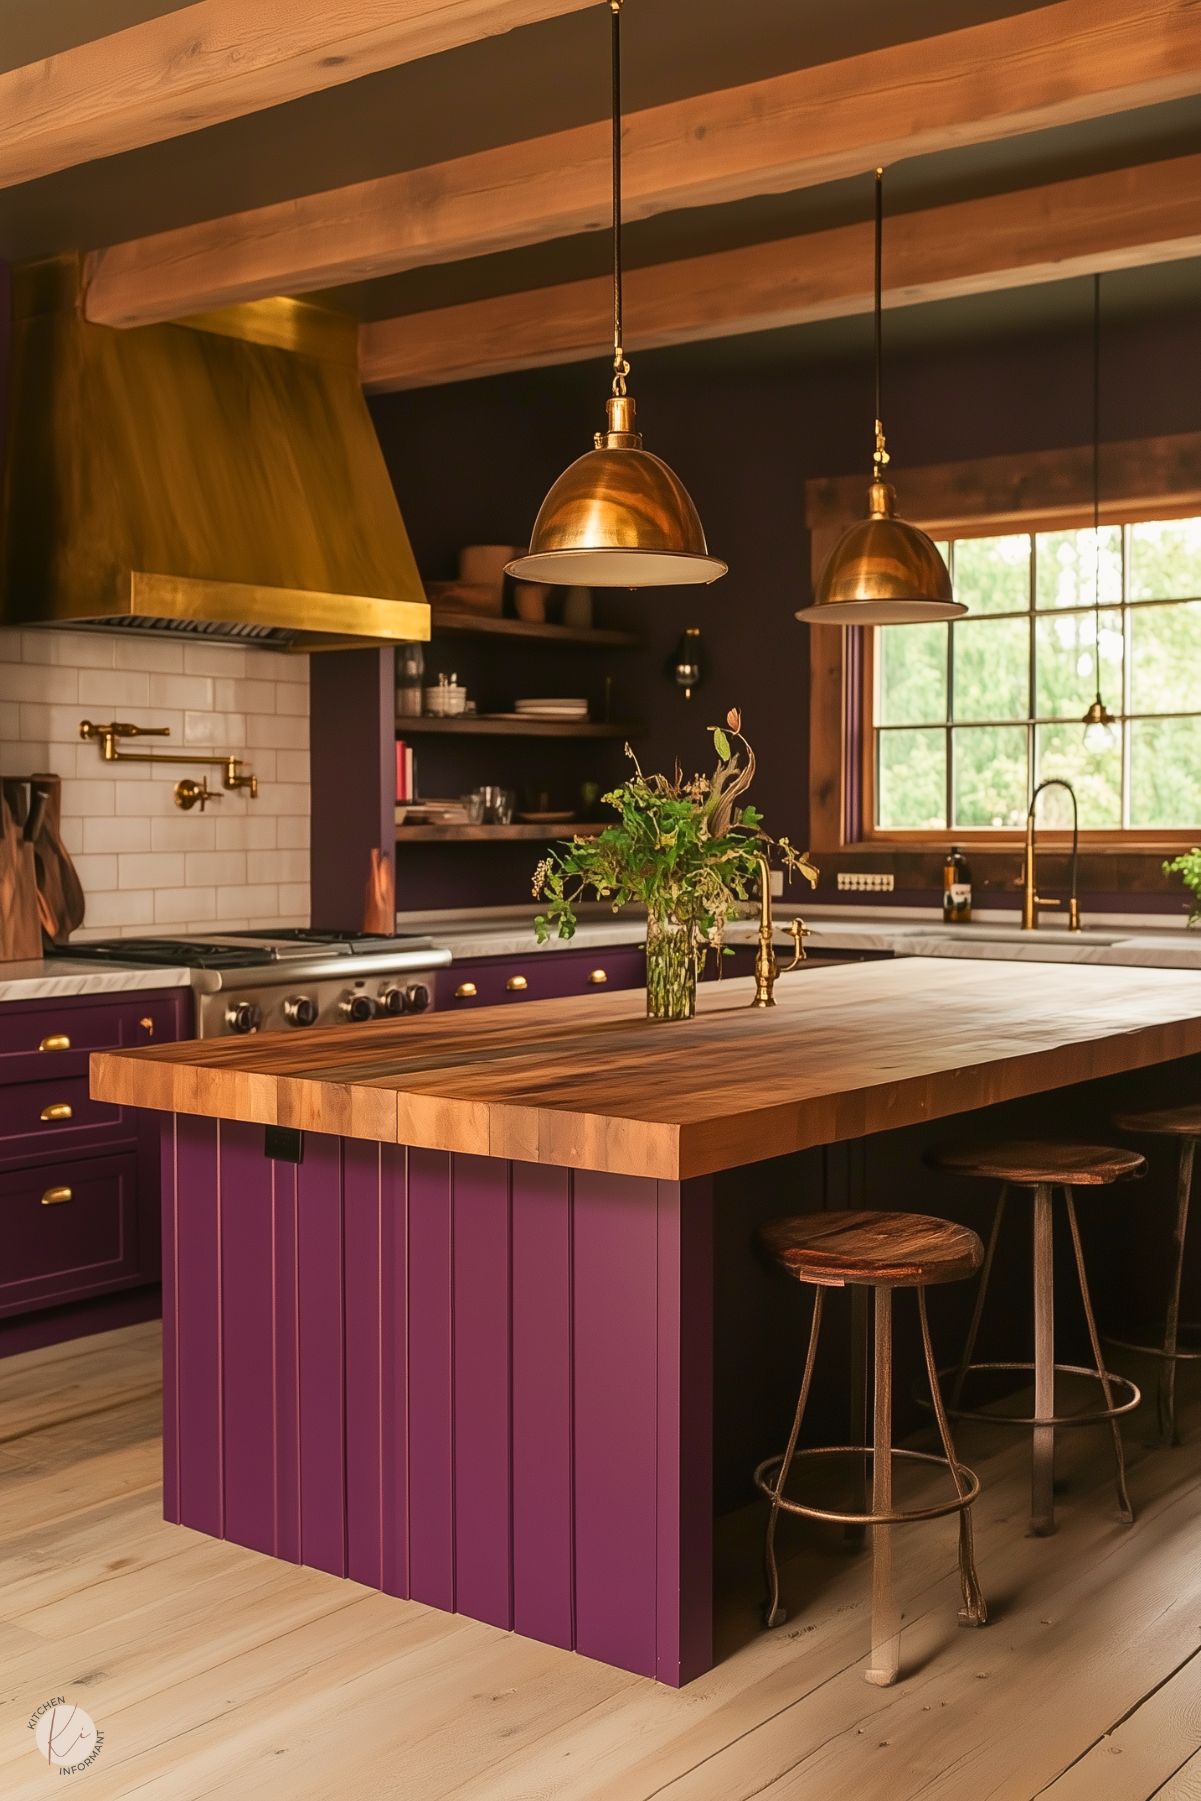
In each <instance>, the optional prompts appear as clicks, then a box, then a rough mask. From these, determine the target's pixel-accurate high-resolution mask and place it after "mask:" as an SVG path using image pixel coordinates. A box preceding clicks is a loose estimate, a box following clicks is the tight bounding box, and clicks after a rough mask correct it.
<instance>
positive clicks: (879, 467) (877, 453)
mask: <svg viewBox="0 0 1201 1801" xmlns="http://www.w3.org/2000/svg"><path fill="white" fill-rule="evenodd" d="M883 295H884V171H883V169H877V170H876V274H875V346H876V448H875V450H874V451H873V452H872V480H873V481H878V482H881V481H883V480H884V469H885V465H886V464H887V462H888V452H887V450H886V449H885V448H884V424H883V418H884V411H883V400H882V392H883V384H884V376H883V368H884V298H883Z"/></svg>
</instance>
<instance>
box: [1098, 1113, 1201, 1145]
mask: <svg viewBox="0 0 1201 1801" xmlns="http://www.w3.org/2000/svg"><path fill="white" fill-rule="evenodd" d="M1113 1123H1114V1125H1115V1126H1121V1128H1122V1130H1123V1132H1146V1133H1147V1135H1148V1136H1149V1137H1152V1138H1201V1106H1196V1107H1155V1108H1152V1110H1151V1111H1150V1112H1149V1113H1118V1114H1115V1116H1114V1122H1113Z"/></svg>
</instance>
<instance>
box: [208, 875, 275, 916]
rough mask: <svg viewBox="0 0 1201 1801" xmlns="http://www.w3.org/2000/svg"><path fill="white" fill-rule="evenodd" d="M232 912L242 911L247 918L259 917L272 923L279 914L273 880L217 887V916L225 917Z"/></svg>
mask: <svg viewBox="0 0 1201 1801" xmlns="http://www.w3.org/2000/svg"><path fill="white" fill-rule="evenodd" d="M234 913H244V914H245V915H246V917H247V919H261V920H263V921H268V922H270V923H272V924H274V923H275V921H276V920H277V918H278V916H279V889H278V887H277V886H276V884H275V883H274V882H263V883H258V884H254V885H251V884H250V883H244V884H241V885H239V886H237V887H232V888H218V890H217V914H218V917H219V918H221V919H225V918H226V916H227V915H233V914H234Z"/></svg>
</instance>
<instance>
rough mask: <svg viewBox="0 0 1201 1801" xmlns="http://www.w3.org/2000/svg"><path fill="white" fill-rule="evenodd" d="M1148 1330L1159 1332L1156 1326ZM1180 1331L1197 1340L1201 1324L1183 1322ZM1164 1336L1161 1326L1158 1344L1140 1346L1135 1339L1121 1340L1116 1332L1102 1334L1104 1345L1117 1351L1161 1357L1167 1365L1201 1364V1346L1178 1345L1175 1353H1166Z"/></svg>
mask: <svg viewBox="0 0 1201 1801" xmlns="http://www.w3.org/2000/svg"><path fill="white" fill-rule="evenodd" d="M1140 1329H1141V1328H1140ZM1147 1329H1148V1331H1152V1332H1154V1331H1156V1330H1157V1329H1156V1328H1155V1327H1154V1326H1152V1327H1148V1328H1147ZM1178 1330H1179V1331H1180V1333H1181V1334H1182V1335H1183V1336H1187V1337H1189V1338H1195V1337H1197V1336H1198V1335H1199V1334H1201V1323H1198V1322H1197V1321H1195V1320H1190V1321H1188V1323H1187V1324H1186V1323H1184V1322H1182V1323H1181V1325H1180V1326H1179V1328H1178ZM1163 1334H1164V1329H1163V1327H1162V1326H1160V1327H1159V1328H1158V1335H1159V1340H1160V1342H1159V1343H1158V1344H1140V1343H1138V1342H1136V1340H1134V1339H1133V1338H1119V1337H1118V1336H1117V1334H1116V1333H1114V1332H1102V1334H1101V1338H1102V1342H1103V1343H1105V1344H1108V1345H1113V1347H1114V1349H1115V1350H1118V1351H1139V1352H1141V1354H1142V1355H1143V1356H1144V1357H1159V1358H1161V1359H1162V1360H1163V1361H1164V1362H1165V1363H1201V1344H1199V1345H1196V1346H1193V1345H1181V1344H1179V1343H1178V1344H1177V1346H1176V1349H1175V1350H1174V1351H1165V1350H1164V1348H1163Z"/></svg>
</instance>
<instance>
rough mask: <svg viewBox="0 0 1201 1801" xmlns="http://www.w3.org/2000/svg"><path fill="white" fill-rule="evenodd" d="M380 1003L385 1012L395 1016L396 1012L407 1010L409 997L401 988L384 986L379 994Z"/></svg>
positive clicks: (405, 1011)
mask: <svg viewBox="0 0 1201 1801" xmlns="http://www.w3.org/2000/svg"><path fill="white" fill-rule="evenodd" d="M380 1004H381V1006H382V1007H383V1010H384V1012H385V1013H390V1014H391V1015H392V1016H393V1018H395V1016H396V1014H398V1013H407V1012H408V1010H409V997H408V995H407V994H406V993H405V991H404V989H403V988H385V989H384V992H383V993H382V994H381V995H380Z"/></svg>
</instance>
